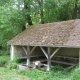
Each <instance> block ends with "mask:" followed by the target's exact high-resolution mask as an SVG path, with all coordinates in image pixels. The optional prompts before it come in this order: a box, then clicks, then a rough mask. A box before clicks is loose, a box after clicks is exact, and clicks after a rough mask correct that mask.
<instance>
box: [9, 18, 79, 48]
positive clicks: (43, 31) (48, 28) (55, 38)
mask: <svg viewBox="0 0 80 80" xmlns="http://www.w3.org/2000/svg"><path fill="white" fill-rule="evenodd" d="M8 44H9V45H31V46H37V45H38V46H76V47H80V19H76V20H69V21H62V22H53V23H47V24H39V25H33V26H31V27H30V28H27V29H26V30H24V31H23V32H22V33H20V34H19V35H17V36H16V37H14V38H13V39H11V40H10V41H8Z"/></svg>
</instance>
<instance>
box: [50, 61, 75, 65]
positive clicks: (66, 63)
mask: <svg viewBox="0 0 80 80" xmlns="http://www.w3.org/2000/svg"><path fill="white" fill-rule="evenodd" d="M51 62H54V63H59V64H65V65H76V64H74V63H68V62H63V61H56V60H51Z"/></svg>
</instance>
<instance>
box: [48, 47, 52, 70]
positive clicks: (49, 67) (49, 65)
mask: <svg viewBox="0 0 80 80" xmlns="http://www.w3.org/2000/svg"><path fill="white" fill-rule="evenodd" d="M50 69H51V59H50V47H48V58H47V71H50Z"/></svg>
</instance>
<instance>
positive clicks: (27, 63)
mask: <svg viewBox="0 0 80 80" xmlns="http://www.w3.org/2000/svg"><path fill="white" fill-rule="evenodd" d="M22 48H23V50H24V52H25V53H26V56H27V61H26V65H29V64H30V56H29V55H30V47H29V46H27V49H26V48H25V47H23V46H22Z"/></svg>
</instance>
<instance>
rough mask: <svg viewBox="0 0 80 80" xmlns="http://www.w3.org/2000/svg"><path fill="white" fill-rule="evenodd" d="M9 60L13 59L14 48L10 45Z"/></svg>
mask: <svg viewBox="0 0 80 80" xmlns="http://www.w3.org/2000/svg"><path fill="white" fill-rule="evenodd" d="M10 59H11V60H13V59H14V46H13V45H11V48H10Z"/></svg>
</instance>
